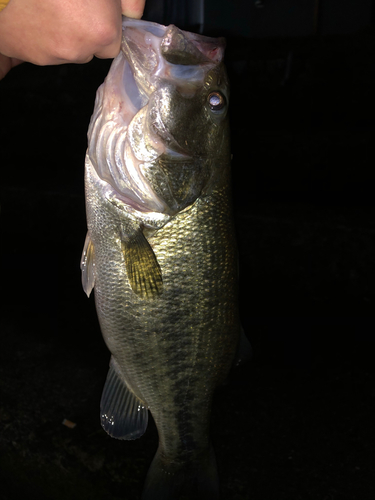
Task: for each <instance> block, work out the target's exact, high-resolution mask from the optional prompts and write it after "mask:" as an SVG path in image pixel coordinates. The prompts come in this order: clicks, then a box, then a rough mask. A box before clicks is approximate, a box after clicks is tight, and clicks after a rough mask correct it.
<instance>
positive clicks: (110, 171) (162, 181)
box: [81, 19, 240, 500]
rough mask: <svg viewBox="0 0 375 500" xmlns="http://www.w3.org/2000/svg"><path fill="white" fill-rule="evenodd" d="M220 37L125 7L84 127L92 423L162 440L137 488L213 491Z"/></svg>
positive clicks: (230, 276) (230, 243) (233, 304)
mask: <svg viewBox="0 0 375 500" xmlns="http://www.w3.org/2000/svg"><path fill="white" fill-rule="evenodd" d="M223 51H224V42H223V40H222V39H212V38H207V37H203V36H200V35H195V34H192V33H187V32H183V31H181V30H179V29H178V28H176V27H174V26H169V27H164V26H161V25H158V24H155V23H148V22H145V21H136V20H129V19H124V21H123V41H122V50H121V52H120V54H119V56H118V57H117V58H116V59H115V60H114V62H113V64H112V66H111V69H110V71H109V74H108V76H107V78H106V80H105V82H104V84H103V85H102V86H101V87H100V88H99V90H98V93H97V99H96V104H95V110H94V113H93V116H92V119H91V122H90V127H89V133H88V138H89V145H88V152H87V156H86V165H85V167H86V170H85V190H86V211H87V224H88V234H87V238H86V242H85V248H84V252H83V257H82V263H81V267H82V280H83V287H84V289H85V291H86V293H87V294H88V295H89V294H90V292H91V290H92V289H93V288H94V289H95V302H96V309H97V314H98V318H99V322H100V326H101V331H102V334H103V337H104V340H105V342H106V344H107V346H108V348H109V350H110V351H111V354H112V357H111V362H110V369H109V373H108V377H107V381H106V384H105V387H104V390H103V396H102V400H101V409H100V412H101V423H102V426H103V427H104V429H105V430H106V431H107V432H108V433H109V434H110V435H111V436H113V437H116V438H120V439H135V438H137V437H140V436H141V435H142V434H143V433H144V432H145V430H146V427H147V421H148V411H151V413H152V416H153V418H154V420H155V423H156V426H157V429H158V433H159V447H158V450H157V453H156V455H155V458H154V460H153V462H152V464H151V467H150V470H149V472H148V475H147V478H146V484H145V488H144V492H143V497H142V498H143V499H144V500H151V499H153V500H157V499H172V498H173V499H175V500H177V499H183V498H186V499H192V498H194V499H199V498H202V499H203V498H205V500H209V499H217V498H219V488H218V479H217V471H216V465H215V458H214V453H213V450H212V447H211V444H210V438H209V424H210V412H211V403H212V397H213V392H214V390H215V388H216V387H217V385H218V384H220V382H222V381H223V380H224V379H225V377H226V375H227V373H228V371H229V369H230V366H231V364H232V361H233V358H234V354H235V350H236V347H237V344H238V337H239V332H240V325H239V317H238V307H237V262H236V243H235V234H234V227H233V219H232V208H231V201H230V149H229V147H230V146H229V128H228V118H227V106H228V99H229V87H228V80H227V76H226V73H225V68H224V65H223V62H222V58H223Z"/></svg>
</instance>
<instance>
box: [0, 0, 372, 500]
mask: <svg viewBox="0 0 375 500" xmlns="http://www.w3.org/2000/svg"><path fill="white" fill-rule="evenodd" d="M190 3H191V6H192V7H191V8H190V9H188V7H187V5H188V3H186V2H171V1H164V2H158V1H154V2H152V1H149V2H148V4H147V9H146V12H145V19H147V20H154V21H157V22H163V23H170V22H174V23H176V24H177V25H179V26H180V27H183V28H187V29H193V30H195V31H200V32H203V33H204V34H209V35H215V34H220V35H224V36H226V38H227V52H226V64H227V68H228V72H229V75H230V79H231V85H232V95H231V130H232V151H233V191H234V204H235V216H236V218H235V222H236V227H237V234H238V244H239V259H240V281H241V282H240V287H241V299H240V306H241V316H242V322H243V325H244V327H245V331H246V334H247V336H248V337H249V339H250V340H251V343H252V346H253V351H254V352H253V358H252V360H251V361H250V362H248V363H247V364H246V365H244V366H242V367H240V368H238V369H237V370H234V371H233V372H232V373H231V375H230V377H229V380H228V382H227V384H226V385H224V386H223V387H221V388H219V390H218V392H217V397H216V399H215V404H214V407H213V419H212V439H213V442H214V446H215V450H216V455H217V461H218V466H219V470H220V476H221V481H222V492H223V499H225V500H349V499H353V500H370V499H371V500H372V499H373V498H374V495H375V491H374V490H375V488H374V434H373V432H374V431H373V414H374V396H375V392H374V362H373V358H374V347H375V342H374V326H375V321H374V300H375V294H374V286H375V269H374V261H375V256H374V238H375V219H374V215H375V208H374V194H373V193H374V187H375V182H374V180H375V173H374V147H373V136H374V131H375V118H374V116H375V115H374V98H373V96H374V84H375V57H374V56H375V32H374V27H373V21H374V15H373V14H374V9H373V4H372V2H370V1H358V0H357V1H340V2H338V1H334V0H321V1H319V2H318V1H313V0H311V1H308V0H306V1H298V2H297V1H292V0H285V1H284V0H279V1H276V0H273V1H271V0H264V2H263V5H260V4H258V6H256V3H255V2H252V1H248V2H244V1H243V2H241V1H239V0H237V1H231V2H229V1H220V2H218V1H216V2H214V1H213V0H209V1H206V2H204V4H201V3H200V2H198V1H195V2H193V1H192V2H190ZM109 65H110V61H99V60H93V61H92V62H91V63H89V64H87V65H83V66H75V65H66V66H60V67H45V68H40V67H35V66H32V65H29V64H24V65H21V66H19V67H17V68H15V69H14V70H12V72H11V73H10V74H9V75H8V76H7V77H6V78H5V79H4V80H3V81H1V82H0V117H1V120H0V165H1V191H0V203H1V214H0V250H1V281H0V284H1V286H0V290H1V292H0V293H1V297H0V298H1V300H0V307H1V317H0V329H1V330H0V333H1V337H0V340H1V343H0V484H1V488H0V500H15V499H19V498H22V497H27V498H28V499H29V500H32V499H34V498H35V499H38V500H60V499H61V500H63V499H64V500H65V499H66V498H70V499H71V500H74V499H92V500H96V499H98V500H99V499H100V500H106V499H112V500H120V499H124V498H135V499H136V498H139V495H140V491H141V488H142V484H143V481H144V477H145V474H146V472H147V469H148V466H149V464H150V462H151V460H152V457H153V455H154V453H155V449H156V446H157V432H156V429H155V426H154V424H153V423H151V424H150V426H149V429H148V431H147V432H146V434H145V436H143V437H142V438H141V439H140V440H138V441H134V442H119V441H116V440H113V439H110V438H109V437H108V436H107V435H106V434H105V432H104V431H102V429H101V427H100V424H99V401H100V395H101V390H102V387H103V384H104V380H105V377H106V372H107V367H108V360H109V353H108V351H107V349H106V347H105V345H104V342H103V341H102V338H101V334H100V330H99V327H98V323H97V319H96V313H95V308H94V304H93V298H92V297H91V298H90V299H87V297H86V296H85V294H84V293H83V291H82V289H81V285H80V270H79V261H80V256H81V251H82V247H83V242H84V238H85V234H86V224H85V209H84V194H83V164H84V155H85V149H86V131H87V127H88V123H89V119H90V116H91V113H92V110H93V104H94V98H95V92H96V89H97V87H98V86H99V85H100V84H101V83H102V81H103V79H104V78H105V75H106V74H107V72H108V69H109ZM63 419H69V420H71V421H73V422H74V423H76V427H75V428H74V429H70V428H68V427H66V426H65V425H62V421H63Z"/></svg>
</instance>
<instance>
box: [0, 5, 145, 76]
mask: <svg viewBox="0 0 375 500" xmlns="http://www.w3.org/2000/svg"><path fill="white" fill-rule="evenodd" d="M5 3H6V2H5ZM3 4H4V2H2V3H1V4H0V5H1V6H3ZM144 4H145V0H121V1H120V0H43V1H40V0H10V1H9V3H8V5H7V6H6V7H5V8H4V9H3V10H2V11H1V12H0V79H1V78H2V77H4V76H5V74H6V73H7V72H8V71H9V70H10V69H11V68H12V67H13V66H15V65H16V64H19V63H20V62H21V61H27V62H31V63H34V64H39V65H49V64H64V63H86V62H88V61H90V60H91V59H92V58H93V57H94V56H96V57H99V58H111V57H115V56H116V55H117V54H118V52H119V50H120V43H121V14H124V15H126V16H127V17H134V18H140V17H141V16H142V13H143V9H144ZM0 10H1V9H0Z"/></svg>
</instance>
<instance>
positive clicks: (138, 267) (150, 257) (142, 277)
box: [121, 228, 163, 299]
mask: <svg viewBox="0 0 375 500" xmlns="http://www.w3.org/2000/svg"><path fill="white" fill-rule="evenodd" d="M121 243H122V251H123V254H124V259H125V266H126V273H127V275H128V279H129V282H130V286H131V287H132V290H133V292H134V293H135V294H137V295H138V296H139V297H140V298H141V299H155V298H156V297H158V296H159V295H161V294H162V291H163V278H162V273H161V269H160V266H159V263H158V261H157V259H156V256H155V254H154V251H153V250H152V248H151V246H150V244H149V242H148V241H147V239H146V238H145V236H144V234H143V232H142V230H141V229H140V228H139V229H138V230H137V231H135V232H134V233H133V234H132V235H131V236H129V235H126V233H124V232H123V239H122V242H121Z"/></svg>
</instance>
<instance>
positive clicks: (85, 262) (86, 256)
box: [81, 233, 95, 297]
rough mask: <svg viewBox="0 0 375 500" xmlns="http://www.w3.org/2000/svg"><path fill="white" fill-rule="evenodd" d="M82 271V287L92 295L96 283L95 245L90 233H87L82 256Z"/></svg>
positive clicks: (88, 294) (87, 293)
mask: <svg viewBox="0 0 375 500" xmlns="http://www.w3.org/2000/svg"><path fill="white" fill-rule="evenodd" d="M81 271H82V287H83V289H84V291H85V293H86V295H87V297H89V296H90V293H91V291H92V289H93V288H94V284H95V277H94V245H93V243H92V241H91V238H90V235H89V233H87V235H86V240H85V244H84V246H83V252H82V257H81Z"/></svg>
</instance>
